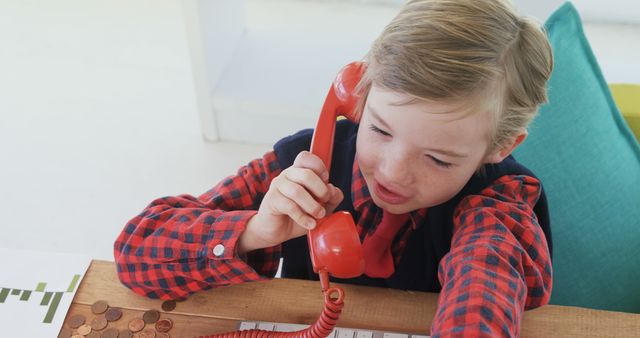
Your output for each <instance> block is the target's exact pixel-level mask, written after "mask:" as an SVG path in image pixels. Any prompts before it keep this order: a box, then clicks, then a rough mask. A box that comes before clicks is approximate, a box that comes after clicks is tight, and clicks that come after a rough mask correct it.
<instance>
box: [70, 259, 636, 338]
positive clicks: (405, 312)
mask: <svg viewBox="0 0 640 338" xmlns="http://www.w3.org/2000/svg"><path fill="white" fill-rule="evenodd" d="M342 287H343V288H344V290H345V295H346V296H345V307H344V309H343V312H342V315H341V316H340V321H339V322H338V326H341V327H352V328H368V329H376V330H383V331H392V332H409V333H428V330H429V327H430V325H431V320H432V318H433V316H434V314H435V310H436V304H437V297H438V295H437V294H434V293H423V292H413V291H400V290H391V289H378V288H371V287H362V286H353V285H342ZM98 300H106V301H107V302H108V303H109V305H110V306H112V307H120V308H121V309H122V310H123V316H122V318H121V319H120V320H119V321H116V322H113V323H112V324H110V327H116V328H120V329H124V328H126V327H127V324H128V322H129V321H130V320H131V319H133V318H136V317H142V314H143V313H144V311H146V310H149V309H157V310H160V309H161V308H160V305H161V304H162V301H161V300H154V299H148V298H145V297H141V296H138V295H137V294H135V293H133V292H132V291H131V290H129V289H128V288H126V287H125V286H123V285H122V284H120V281H119V280H118V278H117V276H116V269H115V265H114V263H112V262H105V261H93V262H92V263H91V266H90V267H89V270H88V271H87V273H86V275H85V277H84V279H83V281H82V283H81V284H80V287H79V289H78V292H77V294H76V296H75V298H74V300H73V303H72V305H71V308H70V310H69V312H68V314H67V317H66V319H65V325H66V321H67V320H68V319H69V318H70V317H71V316H72V315H74V314H83V315H85V316H86V318H87V321H91V319H92V318H93V317H95V315H93V314H92V313H91V304H93V303H94V302H96V301H98ZM322 305H323V297H322V294H321V292H320V283H319V282H312V281H301V280H293V279H274V280H272V281H268V282H255V283H246V284H242V285H235V286H229V287H223V288H217V289H212V290H208V291H204V292H199V293H196V294H194V295H192V296H191V297H190V298H189V299H187V300H186V301H184V302H179V303H178V305H177V307H176V309H175V310H173V311H171V312H168V313H165V312H162V315H161V317H162V318H169V319H171V320H173V322H174V327H173V329H172V330H171V331H170V334H171V336H172V337H174V338H177V337H194V336H198V335H207V334H214V333H222V332H227V331H231V330H235V328H236V325H237V323H238V321H242V320H255V321H269V322H287V323H301V324H311V323H313V322H315V320H316V319H317V317H318V316H319V314H320V312H321V309H322ZM522 336H523V337H545V338H546V337H638V336H640V314H629V313H621V312H610V311H599V310H591V309H585V308H578V307H567V306H556V305H547V306H544V307H541V308H538V309H535V310H531V311H527V312H526V313H525V316H524V319H523V324H522Z"/></svg>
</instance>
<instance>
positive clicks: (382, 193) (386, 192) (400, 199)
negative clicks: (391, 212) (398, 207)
mask: <svg viewBox="0 0 640 338" xmlns="http://www.w3.org/2000/svg"><path fill="white" fill-rule="evenodd" d="M375 193H376V195H377V196H378V198H380V199H381V200H382V201H384V202H385V203H389V204H401V203H404V202H406V201H407V200H408V199H409V197H407V196H404V195H401V194H400V193H398V192H395V191H393V190H391V189H389V188H387V187H386V186H384V185H382V184H380V183H379V182H377V181H376V183H375Z"/></svg>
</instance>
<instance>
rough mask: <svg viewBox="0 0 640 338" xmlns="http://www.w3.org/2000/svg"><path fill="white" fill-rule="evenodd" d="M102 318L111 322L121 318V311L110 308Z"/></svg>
mask: <svg viewBox="0 0 640 338" xmlns="http://www.w3.org/2000/svg"><path fill="white" fill-rule="evenodd" d="M104 317H105V318H106V319H107V321H110V322H113V321H115V320H118V319H120V317H122V310H120V309H119V308H117V307H110V308H109V310H107V312H105V313H104Z"/></svg>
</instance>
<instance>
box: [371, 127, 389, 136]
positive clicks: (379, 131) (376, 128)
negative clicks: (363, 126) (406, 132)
mask: <svg viewBox="0 0 640 338" xmlns="http://www.w3.org/2000/svg"><path fill="white" fill-rule="evenodd" d="M369 129H371V130H373V131H374V132H376V133H380V134H382V135H384V136H391V134H389V133H387V132H386V131H384V130H382V129H380V128H378V127H376V126H374V125H373V124H370V125H369Z"/></svg>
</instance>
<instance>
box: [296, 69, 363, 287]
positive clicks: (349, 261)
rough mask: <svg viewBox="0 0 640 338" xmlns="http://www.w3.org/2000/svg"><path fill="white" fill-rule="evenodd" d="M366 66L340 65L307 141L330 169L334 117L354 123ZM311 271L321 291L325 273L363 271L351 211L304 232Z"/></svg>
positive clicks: (325, 284) (338, 274) (326, 284)
mask: <svg viewBox="0 0 640 338" xmlns="http://www.w3.org/2000/svg"><path fill="white" fill-rule="evenodd" d="M365 69H366V64H365V63H363V62H352V63H350V64H348V65H347V66H345V67H344V68H342V70H340V72H339V73H338V75H337V76H336V79H335V80H334V81H333V84H332V86H331V88H330V89H329V93H328V94H327V98H326V100H325V102H324V105H323V107H322V111H321V112H320V118H319V119H318V124H317V126H316V129H315V132H314V133H313V139H312V140H311V153H312V154H315V155H317V156H318V157H320V159H322V161H323V162H324V164H325V166H326V168H327V170H330V169H331V156H332V154H333V139H334V135H335V129H336V119H337V117H338V116H345V117H346V118H348V119H350V120H352V121H355V122H357V121H358V120H359V119H360V116H356V115H357V114H358V113H359V112H356V111H355V109H356V104H357V103H358V100H359V96H358V95H357V93H356V90H355V89H356V86H357V84H358V82H359V81H360V78H361V77H362V74H363V73H364V71H365ZM307 239H308V242H309V253H310V255H311V263H312V264H313V271H314V272H316V273H318V274H319V275H320V282H321V286H322V290H327V289H328V287H329V276H328V275H332V276H335V277H338V278H354V277H358V276H360V275H362V273H363V272H364V264H365V263H364V255H363V252H362V245H361V244H360V238H359V237H358V233H357V231H356V226H355V223H354V221H353V218H352V216H351V214H349V213H348V212H346V211H341V212H336V213H334V214H332V215H330V216H328V217H325V218H323V219H321V220H319V221H318V224H317V226H316V227H315V228H314V229H313V230H309V233H308V235H307Z"/></svg>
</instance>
